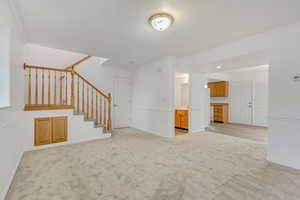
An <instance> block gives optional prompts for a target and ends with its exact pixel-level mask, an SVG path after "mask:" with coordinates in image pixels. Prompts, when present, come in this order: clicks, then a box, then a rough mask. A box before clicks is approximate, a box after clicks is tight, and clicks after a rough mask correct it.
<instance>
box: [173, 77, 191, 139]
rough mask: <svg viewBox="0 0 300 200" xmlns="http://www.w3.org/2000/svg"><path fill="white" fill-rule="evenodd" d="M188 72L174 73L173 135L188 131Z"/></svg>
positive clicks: (183, 133)
mask: <svg viewBox="0 0 300 200" xmlns="http://www.w3.org/2000/svg"><path fill="white" fill-rule="evenodd" d="M189 84H190V83H189V74H187V73H176V74H175V111H174V115H175V116H174V118H175V135H176V136H178V135H185V134H188V131H189V121H190V120H189V118H190V117H189V106H190V89H189V87H190V85H189Z"/></svg>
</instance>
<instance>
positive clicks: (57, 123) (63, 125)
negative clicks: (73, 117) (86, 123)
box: [52, 117, 68, 143]
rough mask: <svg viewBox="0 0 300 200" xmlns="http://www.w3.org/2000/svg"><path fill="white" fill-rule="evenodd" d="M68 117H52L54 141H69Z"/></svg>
mask: <svg viewBox="0 0 300 200" xmlns="http://www.w3.org/2000/svg"><path fill="white" fill-rule="evenodd" d="M67 128H68V118H67V117H53V118H52V143H57V142H65V141H67V132H68V130H67Z"/></svg>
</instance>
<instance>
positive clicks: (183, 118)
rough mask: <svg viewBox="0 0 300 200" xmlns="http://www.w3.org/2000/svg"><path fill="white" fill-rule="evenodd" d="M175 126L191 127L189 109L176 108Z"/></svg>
mask: <svg viewBox="0 0 300 200" xmlns="http://www.w3.org/2000/svg"><path fill="white" fill-rule="evenodd" d="M175 127H176V128H182V129H189V111H188V110H175Z"/></svg>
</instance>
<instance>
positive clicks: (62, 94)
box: [24, 64, 112, 131]
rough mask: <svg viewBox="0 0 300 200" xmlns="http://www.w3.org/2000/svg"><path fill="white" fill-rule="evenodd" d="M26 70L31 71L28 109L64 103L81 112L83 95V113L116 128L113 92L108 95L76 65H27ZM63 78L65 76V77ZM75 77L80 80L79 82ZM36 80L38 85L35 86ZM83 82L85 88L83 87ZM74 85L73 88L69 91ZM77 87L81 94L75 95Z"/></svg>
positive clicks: (63, 104) (109, 128) (62, 105)
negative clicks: (113, 111)
mask: <svg viewBox="0 0 300 200" xmlns="http://www.w3.org/2000/svg"><path fill="white" fill-rule="evenodd" d="M24 69H25V70H28V104H27V105H26V106H25V108H27V107H28V106H29V107H28V108H29V110H30V109H33V108H34V107H36V108H37V109H44V108H45V107H47V108H48V107H49V108H56V107H57V106H58V107H59V106H61V108H62V109H63V108H65V107H64V106H69V107H70V108H73V109H74V110H76V111H77V112H80V96H81V108H82V109H81V113H83V114H84V115H85V116H86V118H87V119H92V120H95V123H96V125H98V124H100V126H102V127H103V128H104V130H106V131H111V130H112V120H111V117H112V115H111V114H112V113H111V112H112V108H111V106H112V104H111V102H112V97H111V94H110V93H108V94H105V93H104V92H102V91H101V90H100V89H98V88H96V86H95V85H93V84H92V83H91V82H90V81H88V80H87V79H86V78H85V77H84V76H82V75H81V74H80V73H78V72H76V71H75V70H74V68H71V69H61V68H50V67H42V66H33V65H26V64H24ZM45 71H46V72H45ZM45 73H46V74H45ZM76 76H77V77H76ZM62 77H64V79H63V78H62ZM47 78H48V79H47ZM32 79H33V80H32ZM80 79H81V80H80ZM75 80H77V84H76V83H75ZM32 82H33V84H34V85H33V86H32ZM51 83H52V86H51ZM80 83H81V84H80ZM47 84H48V85H47ZM76 85H77V86H76ZM80 85H81V86H82V89H80ZM47 86H48V87H47ZM70 88H71V91H70V90H69V89H70ZM32 90H33V92H32ZM76 90H77V92H76V94H77V96H76V95H75V91H76ZM80 90H81V93H82V94H81V95H80ZM46 91H47V93H46ZM90 91H91V92H90ZM32 93H34V96H32ZM85 93H86V95H85ZM90 93H91V94H90ZM90 95H91V96H90ZM95 95H96V96H95ZM98 96H99V99H98ZM32 99H33V100H32ZM47 99H48V100H47ZM51 99H53V100H51ZM76 99H77V101H76ZM63 100H65V101H63ZM32 102H34V104H32ZM102 102H103V104H102ZM57 103H58V104H57ZM95 106H96V107H95ZM69 107H68V108H69ZM25 110H26V109H25ZM95 112H96V113H95ZM95 114H96V116H95ZM102 117H103V118H102Z"/></svg>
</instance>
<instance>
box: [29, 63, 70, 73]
mask: <svg viewBox="0 0 300 200" xmlns="http://www.w3.org/2000/svg"><path fill="white" fill-rule="evenodd" d="M24 69H41V70H50V71H59V72H72V70H69V69H60V68H51V67H42V66H33V65H26V64H24Z"/></svg>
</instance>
